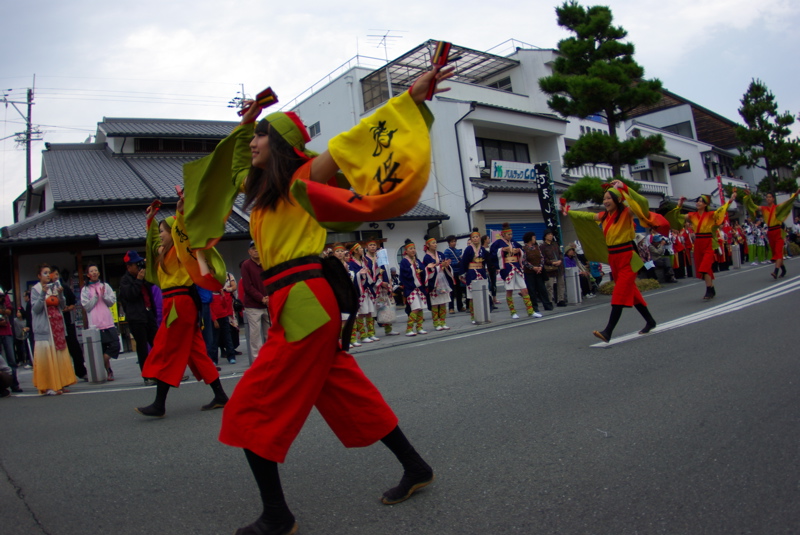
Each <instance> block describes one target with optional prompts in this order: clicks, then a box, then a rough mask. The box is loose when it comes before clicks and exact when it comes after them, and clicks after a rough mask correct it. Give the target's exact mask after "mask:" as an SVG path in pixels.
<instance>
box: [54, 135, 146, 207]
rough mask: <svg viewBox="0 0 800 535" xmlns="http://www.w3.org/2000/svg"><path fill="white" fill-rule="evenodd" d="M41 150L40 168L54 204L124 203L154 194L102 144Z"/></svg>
mask: <svg viewBox="0 0 800 535" xmlns="http://www.w3.org/2000/svg"><path fill="white" fill-rule="evenodd" d="M53 147H54V146H53V145H51V149H50V150H46V151H44V153H43V155H42V157H43V159H44V167H45V169H46V171H47V176H48V177H49V179H50V186H51V188H52V191H53V201H54V202H55V203H56V206H59V205H60V204H61V205H64V204H83V203H98V202H104V203H109V202H111V203H116V204H120V203H125V202H131V201H135V200H145V201H146V200H147V199H150V200H152V199H153V198H154V197H155V196H156V195H155V192H154V191H152V190H151V189H150V188H148V187H147V185H146V184H145V183H144V182H142V181H141V180H140V179H139V177H138V176H136V173H134V172H133V170H132V169H131V168H130V167H129V166H128V165H127V164H126V163H125V161H124V160H123V159H122V158H118V157H115V156H112V154H111V152H110V151H109V150H108V149H106V148H105V147H104V146H102V145H77V146H73V145H68V146H66V147H59V148H58V149H57V150H54V149H53Z"/></svg>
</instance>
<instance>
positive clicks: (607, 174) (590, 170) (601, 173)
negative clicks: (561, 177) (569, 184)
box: [567, 165, 614, 180]
mask: <svg viewBox="0 0 800 535" xmlns="http://www.w3.org/2000/svg"><path fill="white" fill-rule="evenodd" d="M567 172H568V173H569V176H571V177H575V178H583V177H585V176H596V177H598V178H602V179H603V180H606V179H608V178H611V177H612V176H614V173H613V171H612V170H611V166H610V165H581V166H580V167H573V168H571V169H568V170H567Z"/></svg>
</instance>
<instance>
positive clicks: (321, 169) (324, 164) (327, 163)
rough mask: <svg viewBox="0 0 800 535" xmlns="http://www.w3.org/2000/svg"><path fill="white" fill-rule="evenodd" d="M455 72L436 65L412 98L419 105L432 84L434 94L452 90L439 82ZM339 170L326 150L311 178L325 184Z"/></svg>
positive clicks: (416, 86)
mask: <svg viewBox="0 0 800 535" xmlns="http://www.w3.org/2000/svg"><path fill="white" fill-rule="evenodd" d="M453 74H454V70H453V67H447V68H444V69H442V68H441V67H434V68H433V69H431V70H430V71H428V72H426V73H425V74H423V75H422V76H420V77H419V78H417V81H416V82H414V84H413V85H412V86H411V88H410V89H409V90H408V92H409V94H410V95H411V99H412V100H413V101H414V103H416V104H417V105H420V104H422V103H423V102H425V97H426V96H427V94H428V89H429V87H430V85H431V84H435V85H436V89H435V90H434V94H437V93H444V92H446V91H450V88H449V87H439V86H438V84H439V83H441V82H443V81H444V80H447V79H448V78H451V77H452V76H453ZM338 170H339V166H338V165H337V164H336V162H335V161H334V159H333V156H331V153H330V152H329V151H327V150H326V151H325V152H323V153H322V154H320V155H319V156H317V157H316V158H314V161H313V162H311V180H313V181H314V182H321V183H323V184H325V183H327V182H328V181H329V180H330V179H331V177H332V176H334V175H335V174H336V172H337V171H338Z"/></svg>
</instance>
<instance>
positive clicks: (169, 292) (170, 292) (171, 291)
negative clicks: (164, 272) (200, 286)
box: [161, 286, 192, 299]
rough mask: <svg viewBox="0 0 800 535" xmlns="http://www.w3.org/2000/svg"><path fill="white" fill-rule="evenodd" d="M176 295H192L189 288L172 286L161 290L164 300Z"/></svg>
mask: <svg viewBox="0 0 800 535" xmlns="http://www.w3.org/2000/svg"><path fill="white" fill-rule="evenodd" d="M178 295H192V293H191V287H190V286H172V287H171V288H164V289H163V290H161V296H162V297H164V298H165V299H166V298H169V297H175V296H178Z"/></svg>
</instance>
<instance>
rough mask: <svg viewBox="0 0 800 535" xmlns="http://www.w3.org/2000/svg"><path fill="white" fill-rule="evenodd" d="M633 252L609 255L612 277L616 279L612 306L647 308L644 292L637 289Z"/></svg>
mask: <svg viewBox="0 0 800 535" xmlns="http://www.w3.org/2000/svg"><path fill="white" fill-rule="evenodd" d="M631 258H633V251H631V250H627V251H622V252H619V253H609V255H608V264H609V265H610V266H611V276H612V277H613V278H614V291H613V293H612V294H611V304H612V305H622V306H625V307H632V306H633V305H644V306H647V302H646V301H645V300H644V297H642V292H640V291H639V288H637V287H636V273H634V272H633V270H632V269H631Z"/></svg>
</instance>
